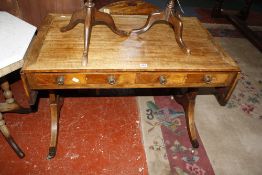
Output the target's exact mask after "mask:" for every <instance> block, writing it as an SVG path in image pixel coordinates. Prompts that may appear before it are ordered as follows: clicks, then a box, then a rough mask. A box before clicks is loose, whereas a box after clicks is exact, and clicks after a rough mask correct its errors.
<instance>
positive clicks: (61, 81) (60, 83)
mask: <svg viewBox="0 0 262 175" xmlns="http://www.w3.org/2000/svg"><path fill="white" fill-rule="evenodd" d="M64 82H65V78H64V76H59V77H57V78H56V83H57V85H63V84H64Z"/></svg>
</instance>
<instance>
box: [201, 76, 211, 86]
mask: <svg viewBox="0 0 262 175" xmlns="http://www.w3.org/2000/svg"><path fill="white" fill-rule="evenodd" d="M212 80H213V78H212V76H211V75H204V78H203V81H204V82H205V83H207V84H209V83H211V82H212Z"/></svg>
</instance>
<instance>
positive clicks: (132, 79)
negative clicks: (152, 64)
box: [27, 72, 235, 89]
mask: <svg viewBox="0 0 262 175" xmlns="http://www.w3.org/2000/svg"><path fill="white" fill-rule="evenodd" d="M234 75H235V73H223V72H222V73H220V72H217V73H216V72H200V73H184V72H181V73H179V72H174V73H173V72H141V73H140V72H126V73H34V74H32V73H30V74H27V78H28V82H29V85H30V87H31V88H32V89H74V88H150V87H152V88H154V87H155V88H157V87H218V86H228V85H229V84H230V83H231V81H232V79H233V77H234Z"/></svg>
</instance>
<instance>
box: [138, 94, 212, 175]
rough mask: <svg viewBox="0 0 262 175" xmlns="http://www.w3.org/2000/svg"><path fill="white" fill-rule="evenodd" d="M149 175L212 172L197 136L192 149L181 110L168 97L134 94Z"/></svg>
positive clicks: (200, 174)
mask: <svg viewBox="0 0 262 175" xmlns="http://www.w3.org/2000/svg"><path fill="white" fill-rule="evenodd" d="M137 101H138V106H139V111H140V117H141V119H140V120H141V126H142V133H143V140H144V149H145V152H146V156H147V160H148V162H147V164H148V169H149V174H150V175H169V174H170V175H171V174H178V175H186V174H195V175H204V174H209V175H212V174H214V171H213V169H212V167H211V164H210V161H209V159H208V157H207V154H206V151H205V149H204V146H203V144H202V142H201V139H200V138H199V137H198V140H199V143H200V146H199V148H198V149H193V148H192V146H191V143H190V141H189V137H188V133H187V128H186V122H185V117H184V111H183V108H182V106H180V105H179V104H178V103H176V101H174V100H172V99H171V98H170V96H157V97H137Z"/></svg>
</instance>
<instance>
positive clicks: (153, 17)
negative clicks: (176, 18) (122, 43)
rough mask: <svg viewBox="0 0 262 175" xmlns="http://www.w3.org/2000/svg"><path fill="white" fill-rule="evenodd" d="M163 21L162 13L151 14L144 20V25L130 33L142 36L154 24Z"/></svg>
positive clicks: (163, 15)
mask: <svg viewBox="0 0 262 175" xmlns="http://www.w3.org/2000/svg"><path fill="white" fill-rule="evenodd" d="M164 19H165V14H164V12H154V13H151V14H150V15H149V16H148V18H147V20H146V24H145V25H144V26H143V27H141V28H139V29H133V30H132V31H131V33H136V34H142V33H144V32H146V31H148V30H149V29H150V28H151V27H152V26H153V25H154V24H155V23H156V22H158V21H161V20H164Z"/></svg>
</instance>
